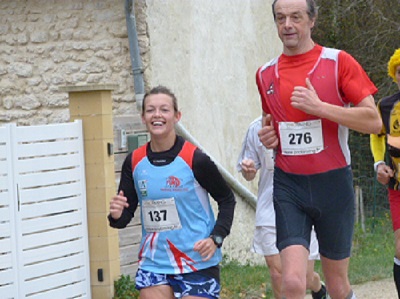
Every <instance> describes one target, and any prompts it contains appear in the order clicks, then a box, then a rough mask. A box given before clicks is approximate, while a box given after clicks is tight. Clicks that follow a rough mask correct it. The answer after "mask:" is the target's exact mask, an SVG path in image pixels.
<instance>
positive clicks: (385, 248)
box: [115, 214, 394, 299]
mask: <svg viewBox="0 0 400 299" xmlns="http://www.w3.org/2000/svg"><path fill="white" fill-rule="evenodd" d="M365 227H366V229H365V232H364V231H362V230H361V228H360V226H359V225H356V229H355V233H354V239H353V249H352V250H353V251H352V257H351V260H350V269H349V277H350V282H351V284H360V283H364V282H367V281H374V280H380V279H384V278H388V277H391V276H392V268H393V254H394V237H393V231H392V225H391V221H390V215H388V214H386V215H384V216H383V217H381V218H376V219H375V218H370V219H368V220H367V223H366V225H365ZM221 268H222V270H221V285H222V292H221V299H262V298H273V295H272V292H271V282H270V279H269V274H268V269H267V267H266V266H265V265H259V266H250V265H239V263H237V262H226V260H224V261H223V262H222V267H221ZM315 269H316V271H317V272H318V273H320V274H321V276H322V278H323V275H322V271H321V264H320V262H319V261H317V262H316V266H315ZM124 279H125V283H129V284H131V283H133V282H130V281H129V280H126V278H124ZM119 285H120V287H124V286H123V285H124V283H120V284H119ZM125 288H126V286H125ZM127 289H131V287H128V288H127ZM117 298H118V299H125V298H126V299H128V298H130V299H135V298H138V295H137V291H135V292H134V294H133V295H132V294H130V296H129V297H122V296H121V297H115V299H117Z"/></svg>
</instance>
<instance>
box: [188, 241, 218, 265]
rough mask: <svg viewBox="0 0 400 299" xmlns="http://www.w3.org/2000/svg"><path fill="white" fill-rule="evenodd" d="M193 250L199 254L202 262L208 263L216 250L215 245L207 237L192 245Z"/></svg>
mask: <svg viewBox="0 0 400 299" xmlns="http://www.w3.org/2000/svg"><path fill="white" fill-rule="evenodd" d="M193 249H194V251H198V252H199V253H200V255H201V256H202V258H203V261H208V260H209V259H210V258H211V257H212V256H213V255H214V253H215V251H216V250H217V245H215V244H214V241H213V240H212V239H211V238H210V237H208V238H206V239H203V240H200V241H197V242H196V243H194V247H193Z"/></svg>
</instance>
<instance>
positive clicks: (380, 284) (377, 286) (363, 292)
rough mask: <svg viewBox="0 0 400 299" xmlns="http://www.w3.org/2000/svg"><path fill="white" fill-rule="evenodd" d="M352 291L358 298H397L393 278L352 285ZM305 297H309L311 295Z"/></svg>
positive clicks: (308, 298) (309, 298) (307, 298)
mask: <svg viewBox="0 0 400 299" xmlns="http://www.w3.org/2000/svg"><path fill="white" fill-rule="evenodd" d="M353 291H354V293H355V294H356V296H357V298H358V299H398V296H397V292H396V287H395V285H394V282H393V278H388V279H384V280H378V281H370V282H366V283H364V284H358V285H353ZM306 299H311V295H307V296H306Z"/></svg>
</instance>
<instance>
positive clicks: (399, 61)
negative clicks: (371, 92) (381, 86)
mask: <svg viewBox="0 0 400 299" xmlns="http://www.w3.org/2000/svg"><path fill="white" fill-rule="evenodd" d="M399 65H400V48H399V49H397V50H396V51H394V54H393V55H392V57H390V60H389V62H388V74H389V76H390V77H392V78H393V80H394V82H396V83H397V80H396V68H397V66H399Z"/></svg>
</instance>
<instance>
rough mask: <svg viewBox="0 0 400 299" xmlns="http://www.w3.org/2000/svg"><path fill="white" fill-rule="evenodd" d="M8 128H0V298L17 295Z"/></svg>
mask: <svg viewBox="0 0 400 299" xmlns="http://www.w3.org/2000/svg"><path fill="white" fill-rule="evenodd" d="M11 163H12V150H11V134H10V127H9V126H5V127H0V227H1V228H0V298H7V299H8V298H16V297H15V295H16V294H17V293H18V268H17V255H18V253H17V236H16V231H15V224H14V223H13V222H12V221H13V219H14V218H15V215H14V212H15V206H16V196H15V191H14V187H13V177H12V167H11Z"/></svg>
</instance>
